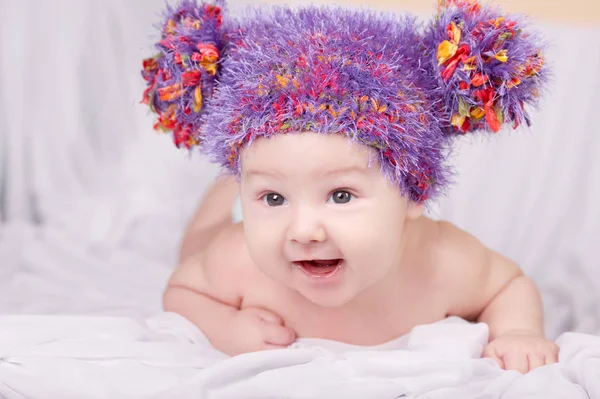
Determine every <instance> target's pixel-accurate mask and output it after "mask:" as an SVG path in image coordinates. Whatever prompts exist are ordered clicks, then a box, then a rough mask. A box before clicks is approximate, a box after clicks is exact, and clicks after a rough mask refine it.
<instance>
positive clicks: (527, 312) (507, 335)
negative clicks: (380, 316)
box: [440, 223, 558, 372]
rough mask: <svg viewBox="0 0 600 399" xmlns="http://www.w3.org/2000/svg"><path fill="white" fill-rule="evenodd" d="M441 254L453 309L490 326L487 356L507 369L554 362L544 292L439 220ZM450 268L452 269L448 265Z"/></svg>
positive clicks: (503, 259) (509, 263) (507, 262)
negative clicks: (544, 317) (445, 261)
mask: <svg viewBox="0 0 600 399" xmlns="http://www.w3.org/2000/svg"><path fill="white" fill-rule="evenodd" d="M440 239H442V240H444V242H445V244H443V245H441V248H443V250H442V253H441V254H440V255H442V256H445V259H446V260H451V261H450V262H448V263H447V264H446V266H444V269H445V273H444V274H446V275H447V278H448V279H450V280H449V281H451V283H452V284H451V285H452V286H453V289H451V292H450V294H451V304H452V306H451V308H450V309H449V313H450V314H453V315H457V316H461V317H463V318H465V319H468V320H477V321H480V322H484V323H486V324H488V326H489V329H490V337H489V341H490V344H489V345H488V346H487V347H486V349H485V350H484V355H485V356H488V357H491V358H494V359H496V360H497V361H498V363H500V364H501V365H502V366H504V367H505V368H507V369H515V370H519V371H521V372H527V371H528V370H531V369H533V368H535V367H538V366H541V365H544V364H548V363H553V362H556V361H557V359H556V356H557V353H558V350H557V347H556V345H555V344H554V343H552V342H550V341H548V340H546V339H545V336H544V323H543V308H542V301H541V296H540V293H539V291H538V289H537V287H536V286H535V284H534V283H533V281H532V280H531V279H529V278H528V277H526V276H525V275H523V272H522V271H521V269H520V268H519V267H518V266H517V265H516V264H515V263H514V262H513V261H511V260H509V259H507V258H506V257H504V256H502V255H500V254H498V253H497V252H495V251H492V250H490V249H488V248H486V247H485V246H483V245H482V244H481V243H480V242H479V241H478V240H477V239H476V238H474V237H473V236H471V235H469V234H467V233H465V232H464V231H462V230H460V229H458V228H456V227H454V226H453V225H451V224H448V223H441V224H440ZM448 268H450V269H448Z"/></svg>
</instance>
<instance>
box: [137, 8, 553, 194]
mask: <svg viewBox="0 0 600 399" xmlns="http://www.w3.org/2000/svg"><path fill="white" fill-rule="evenodd" d="M222 10H223V3H222V2H218V3H216V4H214V5H211V4H205V3H200V4H198V3H196V2H195V1H194V0H182V1H181V2H180V4H179V5H178V6H177V7H175V8H171V7H168V9H167V12H166V22H164V24H163V26H162V27H161V30H162V37H161V40H160V42H159V43H157V44H156V47H157V49H158V50H159V52H158V54H157V55H156V56H154V57H153V58H149V59H147V60H145V61H144V70H143V72H142V74H143V77H144V78H145V79H146V81H147V84H148V87H147V90H146V91H145V93H144V100H143V102H144V103H145V104H148V105H149V106H150V108H151V109H152V111H154V112H156V113H157V114H158V121H157V123H156V125H155V128H157V129H160V130H163V131H169V132H173V138H174V142H175V144H176V145H177V146H178V147H185V148H191V147H194V146H198V145H199V146H200V149H201V151H203V152H204V153H205V154H208V155H209V156H210V157H211V160H212V161H214V162H217V163H219V164H221V165H222V166H224V167H225V168H228V169H229V170H230V171H231V172H233V173H234V174H238V173H239V171H240V158H239V154H240V149H241V148H242V146H244V145H246V144H249V143H251V142H252V141H253V140H254V139H256V138H257V137H261V136H265V137H271V136H273V135H276V134H286V133H291V132H294V133H297V132H303V131H312V132H317V133H323V134H343V135H345V136H347V137H348V138H349V139H351V140H354V141H356V142H358V143H361V144H364V145H367V146H369V147H372V148H374V149H376V150H377V151H376V153H377V155H378V157H379V160H380V163H381V167H382V172H383V173H384V174H385V176H386V177H388V178H389V179H390V181H392V182H393V183H394V184H396V185H397V186H398V187H399V188H400V189H401V191H402V193H403V194H405V195H408V196H409V197H410V199H412V200H413V201H416V202H423V201H425V200H427V199H428V198H432V197H435V196H436V195H437V194H439V193H441V192H443V190H444V189H445V188H446V187H447V185H448V182H449V175H450V173H451V171H450V169H449V166H448V165H446V160H447V157H448V149H449V148H450V147H449V146H450V144H451V142H452V140H451V139H452V138H453V137H455V136H456V135H457V134H464V133H467V132H473V131H490V132H497V131H499V130H500V129H501V127H502V126H503V125H506V124H512V126H513V127H514V128H516V127H517V126H518V125H519V124H521V123H526V124H529V117H528V115H527V112H526V110H525V105H535V104H537V100H538V97H539V92H540V91H541V89H542V88H543V86H544V84H545V83H546V80H547V79H546V76H547V71H546V67H544V59H543V57H542V54H541V40H540V38H539V37H538V36H536V35H535V34H534V33H533V32H530V31H528V30H525V28H526V25H525V23H524V19H523V18H522V17H520V16H503V15H502V14H501V12H500V11H499V10H498V9H496V8H493V7H488V6H483V5H480V4H479V3H477V2H476V1H475V0H439V6H438V13H437V15H436V16H435V19H434V20H433V21H432V22H431V23H429V24H428V25H426V26H422V25H421V24H419V23H418V22H417V20H416V19H415V18H414V17H410V16H398V15H395V14H391V13H387V14H386V13H376V12H374V11H368V10H364V9H360V10H356V9H354V10H353V9H344V8H341V7H319V6H303V7H298V8H289V7H285V6H278V7H271V8H268V9H255V10H252V11H251V12H250V13H249V14H248V15H247V16H245V17H244V18H240V19H239V20H234V19H233V18H232V19H227V18H226V21H225V22H224V21H223V15H222V14H223V12H222Z"/></svg>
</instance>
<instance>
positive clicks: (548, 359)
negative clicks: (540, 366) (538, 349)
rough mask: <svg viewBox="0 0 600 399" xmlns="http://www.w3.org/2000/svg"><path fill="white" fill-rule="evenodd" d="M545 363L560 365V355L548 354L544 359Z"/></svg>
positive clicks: (555, 353)
mask: <svg viewBox="0 0 600 399" xmlns="http://www.w3.org/2000/svg"><path fill="white" fill-rule="evenodd" d="M544 363H545V364H552V363H558V353H557V352H551V353H548V354H546V356H545V357H544Z"/></svg>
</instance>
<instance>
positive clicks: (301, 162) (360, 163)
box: [241, 132, 377, 176]
mask: <svg viewBox="0 0 600 399" xmlns="http://www.w3.org/2000/svg"><path fill="white" fill-rule="evenodd" d="M241 155H242V156H241V170H242V174H243V175H247V176H248V175H252V174H257V172H272V174H275V173H276V172H279V174H280V175H288V174H289V175H293V174H297V173H299V172H302V173H303V174H312V175H315V176H325V175H334V174H337V175H341V174H358V173H368V172H369V171H370V170H371V169H372V168H373V166H374V165H375V164H377V157H376V152H375V151H374V150H373V149H372V148H370V147H368V146H366V145H363V144H361V143H357V142H355V141H353V140H352V139H350V138H348V137H347V136H343V135H340V134H324V133H312V132H297V133H293V134H291V133H290V134H285V135H279V136H276V137H273V138H264V137H261V138H259V139H257V140H255V141H254V142H252V143H251V144H249V145H247V146H245V148H244V149H243V150H242V154H241Z"/></svg>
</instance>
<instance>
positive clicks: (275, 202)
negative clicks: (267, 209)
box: [262, 193, 285, 206]
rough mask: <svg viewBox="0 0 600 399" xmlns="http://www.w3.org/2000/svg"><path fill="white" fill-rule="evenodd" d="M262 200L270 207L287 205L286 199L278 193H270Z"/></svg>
mask: <svg viewBox="0 0 600 399" xmlns="http://www.w3.org/2000/svg"><path fill="white" fill-rule="evenodd" d="M262 199H263V201H265V202H266V203H267V205H269V206H281V205H283V204H285V198H283V196H282V195H281V194H277V193H269V194H267V195H265V196H264V197H263V198H262Z"/></svg>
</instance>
